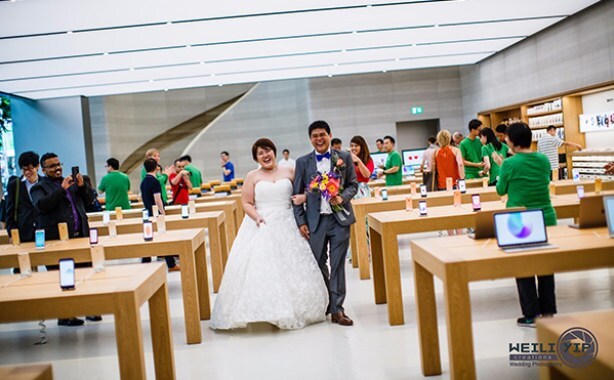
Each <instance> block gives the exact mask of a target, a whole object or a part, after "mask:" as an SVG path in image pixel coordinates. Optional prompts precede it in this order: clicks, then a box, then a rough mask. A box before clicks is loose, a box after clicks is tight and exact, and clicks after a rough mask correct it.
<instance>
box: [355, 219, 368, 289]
mask: <svg viewBox="0 0 614 380" xmlns="http://www.w3.org/2000/svg"><path fill="white" fill-rule="evenodd" d="M356 210H357V213H356V223H354V225H355V226H356V255H357V256H358V270H359V274H360V279H361V280H368V279H369V278H371V274H370V273H369V243H368V242H367V222H366V220H367V219H366V218H367V215H365V213H364V207H357V208H356Z"/></svg>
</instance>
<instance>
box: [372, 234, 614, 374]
mask: <svg viewBox="0 0 614 380" xmlns="http://www.w3.org/2000/svg"><path fill="white" fill-rule="evenodd" d="M548 238H549V239H548V240H549V241H550V242H551V243H552V244H555V245H556V246H557V247H558V248H556V249H545V250H536V251H527V252H522V253H520V252H519V253H512V254H508V253H505V252H503V251H501V250H500V249H499V247H497V241H496V239H484V240H473V239H470V238H468V237H467V236H455V237H449V238H436V239H421V240H414V241H412V242H411V251H412V261H413V270H414V282H415V284H414V285H415V286H414V288H415V297H416V314H417V323H418V335H419V345H420V354H421V367H422V374H423V375H425V376H433V375H440V374H441V359H440V352H439V336H438V330H437V326H438V323H437V307H436V304H435V286H434V281H433V276H437V277H438V278H439V279H441V281H443V288H444V299H445V304H446V324H447V332H448V355H449V362H450V378H452V379H475V378H476V371H475V357H474V353H473V330H472V323H471V302H470V297H469V282H471V281H483V280H493V279H500V278H513V277H527V276H533V275H547V274H552V273H560V272H569V271H579V270H589V269H597V268H608V267H613V266H614V255H612V252H613V250H614V239H610V238H609V235H608V231H607V229H606V228H595V229H586V230H577V229H572V228H569V227H568V226H555V227H548ZM450 241H452V242H453V244H450ZM397 259H398V258H397ZM397 263H398V260H397ZM397 268H398V266H397ZM397 278H398V275H397ZM398 290H399V294H395V295H394V296H400V287H399V288H398ZM395 291H397V289H396V288H393V289H389V290H388V289H387V290H386V293H387V294H388V300H390V299H391V298H392V296H393V294H392V292H395ZM384 297H385V295H384ZM397 306H398V305H397ZM401 307H402V305H401ZM400 311H401V313H402V310H400ZM395 314H397V313H396V310H395ZM401 317H402V315H401ZM558 319H559V317H558V316H556V317H555V318H554V320H553V321H557V320H558ZM401 321H402V320H401ZM478 333H479V331H478ZM610 358H611V356H610Z"/></svg>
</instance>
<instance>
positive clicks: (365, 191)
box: [350, 136, 375, 199]
mask: <svg viewBox="0 0 614 380" xmlns="http://www.w3.org/2000/svg"><path fill="white" fill-rule="evenodd" d="M350 154H351V155H352V161H354V169H356V179H357V180H358V192H357V193H356V195H355V196H354V198H355V199H358V198H366V197H370V196H371V190H370V189H369V185H367V183H368V182H369V177H371V174H372V173H373V170H374V169H375V165H374V164H373V160H372V159H371V154H370V153H369V147H368V146H367V142H366V141H365V139H364V138H363V137H362V136H354V137H352V140H350Z"/></svg>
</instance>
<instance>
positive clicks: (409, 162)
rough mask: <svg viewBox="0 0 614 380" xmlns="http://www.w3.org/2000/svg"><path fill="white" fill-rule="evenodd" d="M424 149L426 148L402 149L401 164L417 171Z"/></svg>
mask: <svg viewBox="0 0 614 380" xmlns="http://www.w3.org/2000/svg"><path fill="white" fill-rule="evenodd" d="M425 150H426V148H423V149H403V151H402V156H403V165H405V166H412V167H413V168H414V170H415V171H418V170H419V169H420V165H422V157H423V156H424V151H425Z"/></svg>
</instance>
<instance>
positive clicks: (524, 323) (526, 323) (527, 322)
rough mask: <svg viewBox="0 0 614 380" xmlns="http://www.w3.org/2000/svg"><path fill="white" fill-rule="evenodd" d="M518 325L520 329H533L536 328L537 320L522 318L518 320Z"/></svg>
mask: <svg viewBox="0 0 614 380" xmlns="http://www.w3.org/2000/svg"><path fill="white" fill-rule="evenodd" d="M516 325H518V326H520V327H533V328H535V318H527V317H521V318H518V319H517V320H516Z"/></svg>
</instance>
